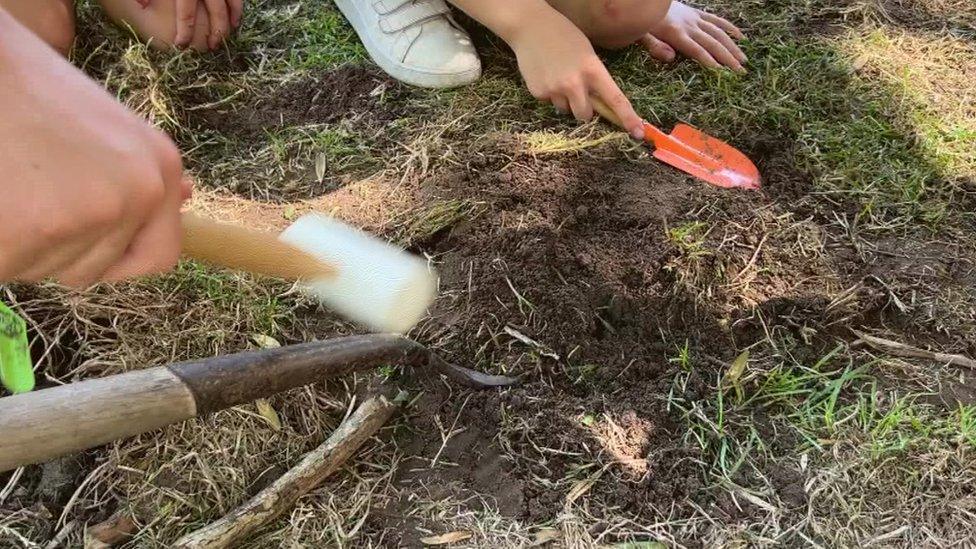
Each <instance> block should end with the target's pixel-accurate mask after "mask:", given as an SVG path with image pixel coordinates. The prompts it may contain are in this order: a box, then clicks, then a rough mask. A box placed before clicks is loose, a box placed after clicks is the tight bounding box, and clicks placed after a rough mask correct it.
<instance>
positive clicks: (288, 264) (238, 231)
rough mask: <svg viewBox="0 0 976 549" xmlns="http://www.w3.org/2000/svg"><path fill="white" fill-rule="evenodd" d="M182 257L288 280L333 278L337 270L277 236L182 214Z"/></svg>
mask: <svg viewBox="0 0 976 549" xmlns="http://www.w3.org/2000/svg"><path fill="white" fill-rule="evenodd" d="M183 255H185V256H187V257H190V258H192V259H196V260H199V261H204V262H206V263H211V264H214V265H218V266H221V267H227V268H229V269H235V270H238V271H247V272H249V273H255V274H261V275H266V276H274V277H278V278H284V279H288V280H296V279H299V278H304V279H310V278H321V277H327V276H332V275H334V274H335V272H336V269H335V268H334V267H333V266H331V265H328V264H326V263H323V262H322V261H319V260H318V259H317V258H316V257H315V256H313V255H311V254H309V253H307V252H305V251H302V250H300V249H298V248H296V247H294V246H292V245H290V244H287V243H285V242H282V241H280V240H278V235H276V234H274V233H271V232H266V231H256V230H253V229H248V228H246V227H242V226H240V225H232V224H229V223H219V222H217V221H213V220H210V219H206V218H203V217H200V216H197V215H194V214H191V213H184V214H183Z"/></svg>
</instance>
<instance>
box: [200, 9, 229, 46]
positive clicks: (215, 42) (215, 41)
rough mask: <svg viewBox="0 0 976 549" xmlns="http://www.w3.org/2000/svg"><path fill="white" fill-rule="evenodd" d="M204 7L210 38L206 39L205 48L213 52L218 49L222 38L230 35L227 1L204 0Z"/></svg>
mask: <svg viewBox="0 0 976 549" xmlns="http://www.w3.org/2000/svg"><path fill="white" fill-rule="evenodd" d="M204 5H206V7H207V15H208V16H210V36H208V37H207V46H209V47H210V49H212V50H215V49H217V48H218V47H220V44H221V42H223V41H224V38H227V36H229V35H230V14H229V12H228V9H227V0H204Z"/></svg>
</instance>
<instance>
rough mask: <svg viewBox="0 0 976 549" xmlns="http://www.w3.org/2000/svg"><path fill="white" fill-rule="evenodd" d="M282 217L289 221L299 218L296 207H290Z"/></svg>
mask: <svg viewBox="0 0 976 549" xmlns="http://www.w3.org/2000/svg"><path fill="white" fill-rule="evenodd" d="M281 215H282V217H284V218H285V219H287V220H288V221H293V220H294V219H295V218H296V217H298V211H297V210H295V207H294V206H288V207H287V208H285V211H284V213H282V214H281Z"/></svg>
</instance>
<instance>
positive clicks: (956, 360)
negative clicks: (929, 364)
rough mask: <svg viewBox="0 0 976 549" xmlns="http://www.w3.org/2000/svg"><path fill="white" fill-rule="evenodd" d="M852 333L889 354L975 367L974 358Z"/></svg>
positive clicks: (975, 361)
mask: <svg viewBox="0 0 976 549" xmlns="http://www.w3.org/2000/svg"><path fill="white" fill-rule="evenodd" d="M854 333H855V334H857V337H859V338H861V340H862V341H864V342H865V343H867V344H868V345H870V346H871V347H874V348H875V349H877V350H879V351H882V352H885V353H888V354H891V355H895V356H901V357H910V358H924V359H927V360H934V361H936V362H941V363H943V364H953V365H956V366H963V367H966V368H973V369H976V360H973V359H971V358H969V357H967V356H963V355H954V354H948V353H936V352H934V351H926V350H925V349H920V348H918V347H912V346H911V345H906V344H904V343H900V342H898V341H891V340H890V339H883V338H880V337H875V336H871V335H868V334H862V333H861V332H854Z"/></svg>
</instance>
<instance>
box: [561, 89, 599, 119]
mask: <svg viewBox="0 0 976 549" xmlns="http://www.w3.org/2000/svg"><path fill="white" fill-rule="evenodd" d="M566 99H567V100H569V108H570V110H571V111H573V116H575V117H576V119H577V120H579V121H580V122H587V121H589V120H592V119H593V105H591V104H590V98H589V95H588V94H587V93H586V90H585V89H584V88H583V86H575V87H573V88H571V89H570V90H569V93H568V94H567V96H566Z"/></svg>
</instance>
